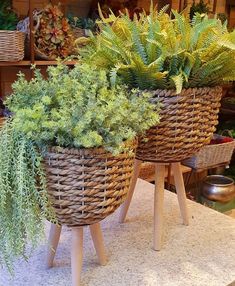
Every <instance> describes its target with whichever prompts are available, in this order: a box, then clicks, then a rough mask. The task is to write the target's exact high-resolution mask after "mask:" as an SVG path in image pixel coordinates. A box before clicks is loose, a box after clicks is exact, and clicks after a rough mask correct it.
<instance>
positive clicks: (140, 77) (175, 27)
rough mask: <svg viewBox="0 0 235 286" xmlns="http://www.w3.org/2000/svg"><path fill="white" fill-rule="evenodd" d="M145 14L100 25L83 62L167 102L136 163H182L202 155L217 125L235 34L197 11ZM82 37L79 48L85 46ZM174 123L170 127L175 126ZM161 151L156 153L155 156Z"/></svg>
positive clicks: (231, 73) (232, 75)
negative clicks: (200, 153) (148, 91)
mask: <svg viewBox="0 0 235 286" xmlns="http://www.w3.org/2000/svg"><path fill="white" fill-rule="evenodd" d="M166 9H167V7H166V8H164V9H163V10H162V11H161V12H159V13H157V12H156V10H155V9H153V7H151V12H150V15H146V14H145V13H142V14H140V15H139V17H135V19H134V21H132V20H131V19H130V17H129V16H128V15H125V14H122V15H121V16H119V17H116V16H115V15H114V14H111V15H110V16H109V18H104V17H102V14H101V20H100V22H98V24H99V28H100V30H101V32H100V34H98V35H96V36H93V37H90V38H89V39H86V43H87V42H88V43H90V44H88V45H87V46H86V47H85V48H84V49H83V50H80V51H79V52H80V54H81V53H82V54H83V57H84V61H91V62H92V63H93V64H94V65H97V66H99V67H104V68H107V69H108V70H109V71H110V76H111V80H112V81H113V82H115V78H116V76H117V75H119V76H120V77H121V78H122V80H123V82H124V83H126V84H128V85H129V86H130V87H138V88H140V89H143V90H145V89H147V90H151V92H152V97H153V100H156V99H160V101H161V103H162V110H161V123H160V125H158V126H157V128H154V127H153V128H151V130H150V131H149V132H148V133H147V134H148V135H149V140H148V141H147V142H146V140H141V139H140V140H139V147H138V150H137V158H142V159H143V160H148V159H149V160H156V161H164V162H168V161H181V160H183V159H185V158H187V157H190V156H191V155H192V154H193V153H195V152H197V151H198V150H199V149H200V148H201V147H202V146H203V145H204V144H205V143H209V141H210V137H211V135H212V133H213V132H214V130H215V128H214V126H215V125H216V124H217V114H218V111H219V106H220V103H219V101H220V98H221V88H220V85H221V84H222V83H223V82H226V81H229V80H234V78H235V73H234V68H233V66H234V63H233V61H234V58H235V57H234V55H235V50H234V47H235V46H234V43H235V33H234V32H231V33H229V32H228V31H227V27H226V26H225V25H223V24H222V23H221V21H220V20H217V19H216V18H214V19H209V18H208V17H207V16H206V15H204V16H202V15H200V14H198V13H196V15H195V16H194V17H193V20H192V21H190V19H189V17H186V16H184V15H181V14H179V13H177V12H175V11H172V15H173V16H174V17H171V16H169V15H168V14H166V13H164V10H166ZM82 41H83V40H82V39H80V40H79V41H78V42H79V43H81V42H82ZM170 122H171V123H170ZM156 150H157V151H156Z"/></svg>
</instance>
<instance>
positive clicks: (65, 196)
mask: <svg viewBox="0 0 235 286" xmlns="http://www.w3.org/2000/svg"><path fill="white" fill-rule="evenodd" d="M132 147H133V148H135V146H134V143H133V146H132ZM134 157H135V155H134V153H133V152H127V153H122V154H120V155H118V156H113V155H112V154H110V153H108V152H106V151H105V150H104V149H103V148H96V149H67V148H58V147H54V148H52V149H51V150H50V152H49V153H48V154H47V156H46V158H45V169H46V174H47V186H48V192H49V196H50V198H51V200H52V203H53V207H54V209H55V211H56V215H57V218H58V222H59V224H61V225H64V224H65V225H67V226H83V225H91V224H94V223H97V222H99V221H101V220H102V219H104V218H106V217H107V216H108V215H110V214H112V213H113V212H114V211H115V210H116V209H117V208H118V207H119V206H120V205H121V204H122V203H123V202H124V200H125V199H126V196H127V192H128V190H129V185H130V180H131V176H132V171H133V162H134Z"/></svg>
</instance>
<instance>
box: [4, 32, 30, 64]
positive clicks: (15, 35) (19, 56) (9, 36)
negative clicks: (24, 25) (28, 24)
mask: <svg viewBox="0 0 235 286" xmlns="http://www.w3.org/2000/svg"><path fill="white" fill-rule="evenodd" d="M24 40H25V34H24V33H23V32H19V31H3V30H0V61H1V62H2V61H3V62H4V61H6V62H7V61H10V62H17V61H21V60H23V58H24Z"/></svg>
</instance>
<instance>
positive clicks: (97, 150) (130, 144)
mask: <svg viewBox="0 0 235 286" xmlns="http://www.w3.org/2000/svg"><path fill="white" fill-rule="evenodd" d="M124 145H125V146H126V147H127V148H128V149H135V148H136V147H137V140H136V139H135V140H130V141H125V142H124ZM50 153H61V154H71V155H89V154H107V155H112V156H114V155H113V154H112V153H111V152H109V151H107V150H106V149H105V148H104V147H93V148H74V147H73V148H70V147H61V146H51V147H49V148H48V150H47V152H46V154H50ZM123 153H125V152H121V153H119V154H118V155H120V154H123Z"/></svg>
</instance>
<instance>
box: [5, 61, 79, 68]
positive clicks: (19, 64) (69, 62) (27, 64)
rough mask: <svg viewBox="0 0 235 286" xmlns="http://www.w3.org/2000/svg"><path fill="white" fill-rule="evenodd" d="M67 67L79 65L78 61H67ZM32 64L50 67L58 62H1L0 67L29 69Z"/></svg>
mask: <svg viewBox="0 0 235 286" xmlns="http://www.w3.org/2000/svg"><path fill="white" fill-rule="evenodd" d="M63 63H64V64H66V65H69V66H73V65H75V64H76V63H77V61H76V60H71V61H65V62H63ZM32 64H35V65H37V66H49V65H57V61H46V60H41V61H37V60H36V61H30V60H24V61H19V62H0V67H18V66H19V67H22V66H25V67H28V66H31V65H32Z"/></svg>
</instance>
